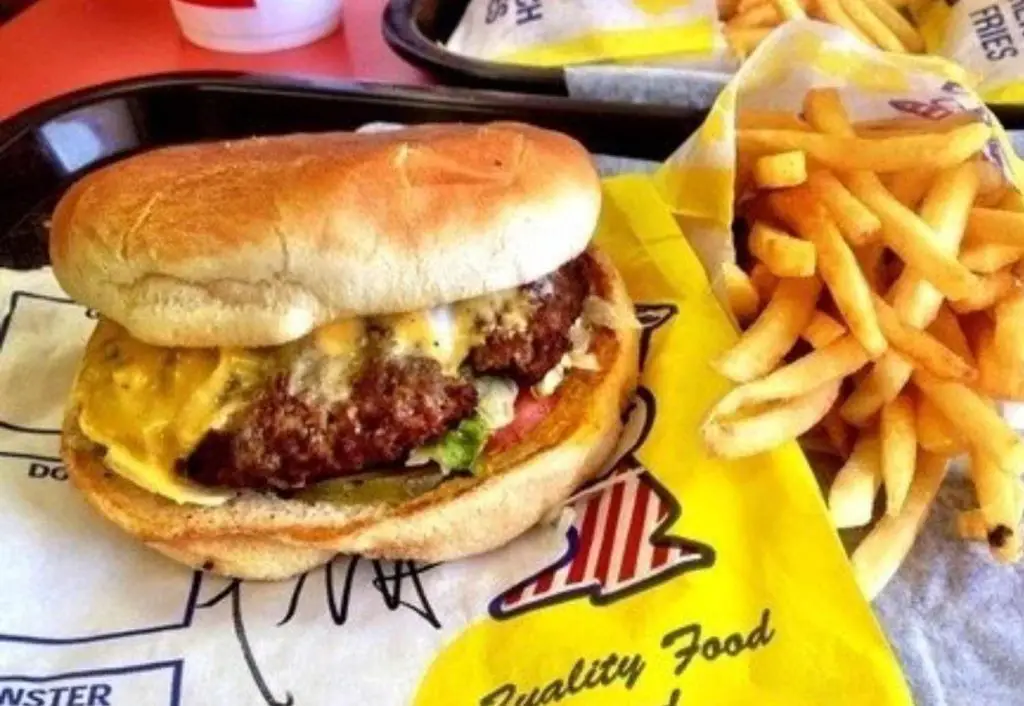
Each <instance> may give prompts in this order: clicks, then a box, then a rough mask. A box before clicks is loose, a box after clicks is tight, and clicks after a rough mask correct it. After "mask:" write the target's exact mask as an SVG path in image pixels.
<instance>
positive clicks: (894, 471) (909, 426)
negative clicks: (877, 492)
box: [880, 395, 917, 515]
mask: <svg viewBox="0 0 1024 706" xmlns="http://www.w3.org/2000/svg"><path fill="white" fill-rule="evenodd" d="M914 422H915V416H914V404H913V402H912V401H911V400H910V398H909V397H908V396H907V395H900V396H899V397H897V398H896V399H894V400H893V401H892V402H890V403H888V404H887V405H885V406H884V407H882V417H881V429H880V435H881V438H882V482H883V483H884V484H885V512H886V514H889V515H897V514H899V511H900V510H901V509H903V503H904V501H905V500H906V499H907V493H908V492H909V490H910V482H911V480H913V478H914V465H915V462H916V460H917V428H916V426H915V423H914Z"/></svg>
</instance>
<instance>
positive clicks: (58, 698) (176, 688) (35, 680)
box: [0, 659, 184, 706]
mask: <svg viewBox="0 0 1024 706" xmlns="http://www.w3.org/2000/svg"><path fill="white" fill-rule="evenodd" d="M165 670H170V683H169V684H168V694H167V706H181V677H182V671H183V670H184V662H183V661H182V660H180V659H176V660H166V661H163V662H143V663H141V664H132V665H127V666H123V667H110V668H107V669H88V670H82V671H75V672H62V673H59V674H47V675H45V676H27V675H13V674H0V704H10V705H11V706H22V705H24V706H32V705H33V704H44V703H45V704H56V703H61V704H67V703H71V702H72V698H71V696H70V695H68V698H67V699H66V700H65V699H63V698H62V697H63V695H64V694H68V689H69V687H63V692H61V689H62V687H60V686H54V687H47V686H45V685H48V684H52V683H54V682H86V683H85V684H84V685H82V684H79V685H75V686H76V687H78V686H81V687H84V688H83V689H82V691H79V692H77V693H76V694H75V696H76V698H75V699H73V702H74V703H76V704H78V703H85V704H90V705H91V706H101V705H105V706H114V704H121V703H127V702H125V701H124V700H123V698H118V697H117V696H116V695H115V689H114V688H112V687H111V686H110V684H106V683H104V682H99V680H101V679H105V680H107V681H110V680H111V678H112V677H113V678H117V677H125V676H137V675H139V674H152V673H157V672H163V671H165ZM97 682H99V683H97ZM11 683H14V684H19V685H20V684H25V685H26V686H23V687H20V686H5V684H11ZM44 689H53V690H55V691H56V692H58V693H51V694H39V693H38V692H40V691H43V690H44ZM31 691H36V692H37V693H36V694H32V693H28V692H31ZM146 693H147V696H148V695H151V694H152V693H153V692H152V691H151V690H150V689H147V692H146ZM78 696H81V697H82V698H83V699H86V700H85V701H81V700H79V699H78V698H77V697H78ZM47 697H48V698H47ZM111 698H113V701H111V700H110V699H111ZM44 699H45V700H44Z"/></svg>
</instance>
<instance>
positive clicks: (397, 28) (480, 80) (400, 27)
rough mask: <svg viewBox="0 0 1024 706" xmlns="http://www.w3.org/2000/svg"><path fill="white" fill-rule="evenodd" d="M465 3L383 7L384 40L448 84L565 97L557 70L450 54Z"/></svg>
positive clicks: (450, 0)
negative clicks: (449, 46) (445, 45)
mask: <svg viewBox="0 0 1024 706" xmlns="http://www.w3.org/2000/svg"><path fill="white" fill-rule="evenodd" d="M468 4H469V0H390V1H389V2H388V4H387V6H386V7H385V8H384V19H383V25H382V30H383V32H384V40H385V41H386V42H387V43H388V44H389V45H390V46H391V48H392V49H394V50H395V51H396V52H398V53H399V54H401V55H402V56H403V57H404V58H405V59H406V60H408V61H410V62H411V63H413V64H416V65H417V66H420V67H422V68H423V69H426V70H427V71H430V72H431V73H433V74H435V75H436V76H438V77H439V78H441V79H442V80H444V81H445V82H446V83H451V84H454V85H459V86H472V87H477V88H492V89H498V90H503V91H521V92H526V93H542V94H550V95H561V96H564V95H568V89H567V88H566V84H565V72H564V71H563V70H562V69H560V68H539V67H538V68H531V67H527V66H513V65H511V64H499V63H496V62H493V61H481V60H479V59H471V58H468V57H465V56H461V55H459V54H455V53H453V52H450V51H448V50H447V49H445V48H444V44H445V43H447V42H448V38H449V37H451V36H452V32H454V31H455V27H456V26H457V25H458V23H459V20H460V19H462V13H463V12H465V10H466V5H468Z"/></svg>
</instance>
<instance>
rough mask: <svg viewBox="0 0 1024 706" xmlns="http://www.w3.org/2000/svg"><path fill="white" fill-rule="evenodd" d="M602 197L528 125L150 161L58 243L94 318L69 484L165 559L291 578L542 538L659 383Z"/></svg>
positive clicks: (80, 192)
mask: <svg viewBox="0 0 1024 706" xmlns="http://www.w3.org/2000/svg"><path fill="white" fill-rule="evenodd" d="M600 205H601V198H600V188H599V183H598V178H597V175H596V174H595V172H594V169H593V167H592V165H591V163H590V160H589V158H588V155H587V153H586V152H585V151H584V149H583V148H582V147H581V146H580V145H579V144H577V143H576V142H574V141H573V140H571V139H569V138H568V137H565V136H564V135H560V134H557V133H553V132H548V131H545V130H541V129H538V128H534V127H530V126H526V125H517V124H493V125H487V126H483V127H479V126H462V125H450V126H424V127H417V128H412V129H407V130H399V131H394V132H389V133H377V134H371V135H359V134H352V133H333V134H317V135H292V136H287V137H272V138H255V139H250V140H242V141H234V142H221V143H217V144H202V145H191V146H181V147H171V148H167V149H160V150H156V151H153V152H149V153H146V154H143V155H140V156H136V157H133V158H130V159H127V160H124V161H122V162H118V163H116V164H113V165H111V166H108V167H106V168H104V169H101V170H100V171H97V172H94V173H93V174H90V175H89V176H87V177H85V178H84V179H82V180H81V181H79V182H78V183H76V184H75V185H74V186H73V187H72V188H71V189H70V190H69V191H68V193H67V194H66V195H65V196H64V198H63V199H62V200H61V202H60V203H59V205H58V206H57V209H56V211H55V213H54V217H53V225H52V233H51V239H50V255H51V260H52V263H53V269H54V273H55V274H56V276H57V279H58V280H59V281H60V283H61V285H62V286H63V287H64V289H65V290H66V291H67V292H68V293H69V294H70V295H71V296H72V297H74V298H75V299H77V300H78V301H80V302H81V303H83V304H85V305H86V306H89V307H91V308H93V309H95V310H96V311H97V312H98V313H99V315H100V317H99V322H98V324H97V326H96V330H95V332H94V333H93V335H92V337H91V339H90V341H89V343H88V345H87V347H86V350H85V354H84V359H83V360H82V363H81V366H80V368H79V372H78V375H77V378H76V381H75V385H74V389H73V391H72V393H71V399H70V403H69V405H68V412H67V416H66V421H65V428H64V440H63V455H64V458H65V461H66V462H67V468H68V472H69V474H70V476H71V478H72V480H73V481H74V483H75V484H76V486H77V487H78V488H79V489H81V491H82V492H83V493H84V494H85V496H86V497H87V498H88V500H89V501H90V502H91V503H92V504H93V505H94V506H95V507H96V508H97V509H98V510H99V512H101V513H102V514H103V515H105V516H106V517H107V518H108V519H109V520H111V521H113V522H114V523H116V524H117V525H119V526H120V527H122V528H123V529H124V530H126V531H127V532H128V533H130V534H131V535H134V536H135V537H137V538H138V539H140V540H141V541H143V542H145V543H146V544H147V545H149V546H151V547H153V548H155V549H157V550H159V551H161V552H163V553H164V554H166V555H168V556H170V557H172V558H174V559H177V560H179V561H182V562H184V563H186V564H188V565H190V566H194V567H199V568H203V569H207V570H210V571H215V572H219V573H222V574H226V575H230V576H238V577H245V578H257V579H279V578H284V577H287V576H291V575H293V574H296V573H299V572H302V571H305V570H307V569H309V568H311V567H314V566H316V565H319V564H322V563H325V562H326V561H328V560H329V559H330V558H331V557H332V556H333V555H335V554H337V553H339V552H344V553H356V554H363V555H367V556H373V557H382V558H394V559H399V558H401V559H413V560H422V561H443V560H447V559H453V558H456V557H460V556H465V555H467V554H473V553H476V552H482V551H485V550H488V549H492V548H494V547H497V546H499V545H501V544H503V543H505V542H508V541H509V540H510V539H512V538H513V537H516V536H517V535H519V534H521V533H522V532H524V531H525V530H527V529H528V528H530V527H531V526H533V525H534V524H536V523H537V522H538V521H539V520H541V519H542V518H544V517H545V516H546V515H547V514H549V513H550V511H551V510H552V509H553V508H555V507H557V506H558V505H559V504H560V503H562V502H563V501H564V500H565V499H566V498H567V497H569V496H570V495H571V494H572V492H573V491H574V489H576V488H577V487H578V486H579V485H580V483H582V482H583V481H586V480H587V479H589V478H591V477H592V476H593V475H594V474H595V473H597V472H598V470H599V469H600V468H601V466H602V463H603V462H604V461H605V459H606V458H607V456H608V454H609V453H610V451H611V448H612V446H613V445H614V442H615V440H616V437H617V435H618V432H619V430H620V412H621V409H622V407H623V405H624V403H625V401H626V397H627V395H628V394H629V393H630V391H631V389H632V387H633V385H634V382H635V378H636V375H637V340H638V333H639V332H638V330H637V325H636V323H635V319H634V317H633V313H632V306H631V303H630V301H629V299H628V297H627V295H626V292H625V289H624V286H623V283H622V280H621V278H620V276H619V274H618V273H617V272H616V271H615V269H614V268H613V267H612V265H611V264H610V262H609V260H608V258H607V257H605V256H604V255H603V254H602V253H601V252H599V251H598V250H595V249H594V248H593V247H590V246H589V242H590V239H591V236H592V234H593V231H594V228H595V225H596V223H597V219H598V214H599V210H600Z"/></svg>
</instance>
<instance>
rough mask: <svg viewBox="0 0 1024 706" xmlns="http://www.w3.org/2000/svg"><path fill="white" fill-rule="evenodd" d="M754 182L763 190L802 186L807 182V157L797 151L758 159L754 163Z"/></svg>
mask: <svg viewBox="0 0 1024 706" xmlns="http://www.w3.org/2000/svg"><path fill="white" fill-rule="evenodd" d="M754 181H755V182H757V185H758V186H760V187H762V188H765V189H781V188H784V187H787V186H797V185H798V184H803V183H804V182H805V181H807V157H806V155H804V153H803V152H800V151H799V150H797V151H793V152H782V153H781V154H771V155H765V156H764V157H759V158H758V160H757V161H756V162H754Z"/></svg>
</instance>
